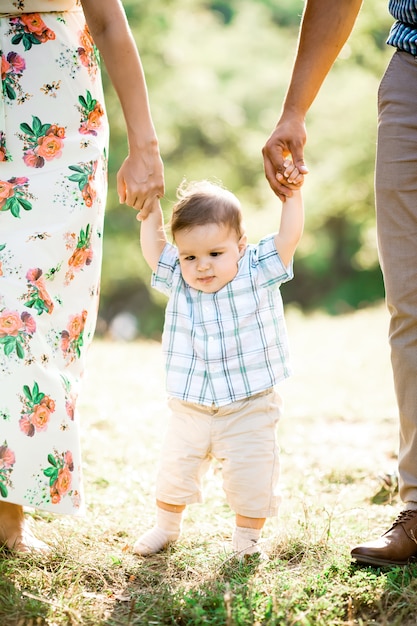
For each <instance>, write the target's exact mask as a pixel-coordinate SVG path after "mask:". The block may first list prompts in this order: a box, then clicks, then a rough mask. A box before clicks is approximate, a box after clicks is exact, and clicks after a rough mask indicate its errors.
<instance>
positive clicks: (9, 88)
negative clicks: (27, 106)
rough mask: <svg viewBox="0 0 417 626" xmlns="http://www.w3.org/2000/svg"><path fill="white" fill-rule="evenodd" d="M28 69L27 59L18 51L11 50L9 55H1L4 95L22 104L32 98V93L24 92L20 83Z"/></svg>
mask: <svg viewBox="0 0 417 626" xmlns="http://www.w3.org/2000/svg"><path fill="white" fill-rule="evenodd" d="M25 69H26V61H25V60H24V58H23V57H21V56H20V55H19V54H17V52H9V53H8V55H7V57H6V56H4V55H2V57H1V80H2V89H3V95H4V97H5V98H8V99H9V100H17V103H18V104H22V103H23V102H25V101H26V100H28V99H29V98H30V94H28V93H24V92H23V89H22V87H21V85H20V79H21V77H22V75H23V72H24V70H25Z"/></svg>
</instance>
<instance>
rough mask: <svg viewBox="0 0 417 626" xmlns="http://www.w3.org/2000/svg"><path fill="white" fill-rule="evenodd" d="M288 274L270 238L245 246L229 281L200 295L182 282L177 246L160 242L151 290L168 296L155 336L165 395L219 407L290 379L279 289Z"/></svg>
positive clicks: (272, 239)
mask: <svg viewBox="0 0 417 626" xmlns="http://www.w3.org/2000/svg"><path fill="white" fill-rule="evenodd" d="M292 277H293V273H292V263H291V264H290V266H289V267H288V268H285V267H284V265H283V263H282V261H281V259H280V257H279V255H278V253H277V251H276V248H275V243H274V235H270V236H268V237H266V238H265V239H262V240H261V241H260V242H259V244H258V245H257V246H254V245H248V246H247V248H246V251H245V254H244V255H243V257H242V258H241V259H240V261H239V267H238V272H237V274H236V276H235V278H234V279H233V280H232V281H230V282H229V283H228V284H227V285H225V286H224V287H223V288H222V289H220V290H219V291H217V292H216V293H204V292H202V291H198V290H196V289H193V288H192V287H190V286H189V285H188V284H187V283H186V282H185V281H184V279H183V278H182V275H181V271H180V265H179V260H178V252H177V248H176V247H175V246H173V245H171V244H169V243H167V244H166V246H165V248H164V250H163V252H162V255H161V258H160V259H159V264H158V268H157V271H156V273H154V274H153V276H152V286H153V287H155V288H156V289H158V290H159V291H161V292H162V293H164V294H166V295H168V296H169V301H168V304H167V309H166V314H165V325H164V332H163V337H162V346H163V350H164V353H165V356H166V370H167V391H168V393H169V394H170V395H172V396H175V397H177V398H180V399H181V400H185V401H186V402H195V403H198V404H203V405H206V406H212V405H213V404H214V405H215V406H224V405H226V404H230V403H231V402H235V401H236V400H241V399H243V398H247V397H249V396H252V395H254V394H256V393H259V392H261V391H264V390H266V389H268V388H270V387H272V386H273V385H275V383H277V382H278V381H280V380H282V379H284V378H286V377H287V376H289V375H290V373H291V372H290V368H289V364H288V341H287V333H286V327H285V321H284V311H283V305H282V298H281V294H280V290H279V287H280V285H281V283H283V282H286V281H287V280H290V279H291V278H292Z"/></svg>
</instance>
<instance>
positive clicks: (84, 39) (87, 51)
mask: <svg viewBox="0 0 417 626" xmlns="http://www.w3.org/2000/svg"><path fill="white" fill-rule="evenodd" d="M78 40H79V43H80V45H79V47H78V50H77V52H78V58H79V59H80V62H81V64H82V65H83V66H84V67H86V68H87V70H88V73H89V74H90V76H91V77H94V76H95V75H96V74H97V71H98V59H99V55H98V50H97V48H96V46H95V45H94V42H93V39H92V37H91V34H90V31H89V30H88V26H87V25H85V27H84V30H82V31H80V33H79V36H78Z"/></svg>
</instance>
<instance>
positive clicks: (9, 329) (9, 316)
mask: <svg viewBox="0 0 417 626" xmlns="http://www.w3.org/2000/svg"><path fill="white" fill-rule="evenodd" d="M22 328H23V321H22V319H21V318H20V316H19V313H18V312H17V311H7V310H5V311H3V312H2V313H1V314H0V337H1V338H4V337H17V336H18V334H19V331H20V330H22Z"/></svg>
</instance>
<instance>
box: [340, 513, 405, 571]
mask: <svg viewBox="0 0 417 626" xmlns="http://www.w3.org/2000/svg"><path fill="white" fill-rule="evenodd" d="M350 554H351V556H352V558H353V559H355V560H356V561H358V562H359V563H365V564H366V565H407V564H408V563H409V562H410V561H413V560H415V558H416V557H417V511H402V512H401V513H400V514H399V516H398V517H397V519H396V520H395V522H394V524H393V525H392V527H391V528H390V529H389V530H388V531H387V532H386V533H385V534H384V535H382V537H380V538H379V539H377V540H376V541H367V542H366V543H363V544H361V545H360V546H357V547H356V548H354V549H353V550H352V552H351V553H350Z"/></svg>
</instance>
